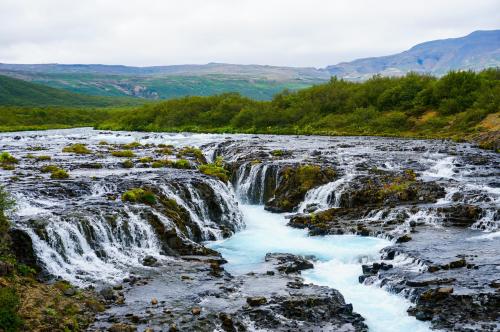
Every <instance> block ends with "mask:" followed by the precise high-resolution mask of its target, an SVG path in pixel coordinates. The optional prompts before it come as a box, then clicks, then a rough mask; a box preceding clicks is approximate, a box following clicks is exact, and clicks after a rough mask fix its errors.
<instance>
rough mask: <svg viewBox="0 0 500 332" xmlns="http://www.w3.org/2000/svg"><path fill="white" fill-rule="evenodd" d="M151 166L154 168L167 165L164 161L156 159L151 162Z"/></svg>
mask: <svg viewBox="0 0 500 332" xmlns="http://www.w3.org/2000/svg"><path fill="white" fill-rule="evenodd" d="M151 167H153V168H162V167H165V163H164V162H162V161H154V162H153V163H152V164H151Z"/></svg>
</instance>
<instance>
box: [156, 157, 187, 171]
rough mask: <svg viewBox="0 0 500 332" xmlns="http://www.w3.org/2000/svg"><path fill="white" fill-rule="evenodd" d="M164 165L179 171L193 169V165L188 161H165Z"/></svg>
mask: <svg viewBox="0 0 500 332" xmlns="http://www.w3.org/2000/svg"><path fill="white" fill-rule="evenodd" d="M163 163H164V165H165V166H167V167H173V168H178V169H191V163H190V162H189V160H186V159H177V160H165V161H164V162H163Z"/></svg>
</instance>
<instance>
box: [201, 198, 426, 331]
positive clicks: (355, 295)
mask: <svg viewBox="0 0 500 332" xmlns="http://www.w3.org/2000/svg"><path fill="white" fill-rule="evenodd" d="M240 208H241V210H242V212H243V215H244V220H245V223H246V226H247V227H246V229H244V230H243V231H241V232H238V233H236V234H235V235H234V236H232V237H231V238H229V239H226V240H223V241H217V242H212V243H210V244H209V246H210V247H211V248H213V249H216V250H218V251H219V252H221V253H222V255H223V256H224V258H225V259H226V260H227V261H228V264H226V265H225V268H226V270H227V271H228V272H230V273H233V274H243V273H247V272H250V271H258V270H259V266H260V264H261V263H262V262H263V261H264V256H265V254H266V253H269V252H280V253H292V254H298V255H314V256H315V257H316V258H317V259H318V262H315V264H314V266H315V267H314V269H311V270H306V271H303V272H302V275H303V277H304V278H305V280H306V282H310V283H314V284H317V285H324V286H329V287H332V288H335V289H338V290H339V291H340V292H341V293H342V294H343V295H344V297H345V299H346V302H348V303H352V304H353V307H354V310H355V311H357V312H358V313H360V314H361V315H363V317H365V318H366V323H367V325H368V326H369V328H370V331H375V332H407V331H412V332H423V331H430V329H429V326H428V325H427V324H426V323H423V322H420V321H417V320H416V319H414V318H413V317H409V316H408V315H407V313H406V310H407V309H408V307H409V306H410V302H409V301H407V300H406V299H404V298H403V297H401V296H399V295H395V294H391V293H389V292H387V291H385V290H383V289H382V288H379V287H377V286H366V285H362V284H360V283H359V282H358V276H359V275H361V264H362V263H363V262H366V261H370V260H376V259H377V258H378V257H379V251H380V249H382V248H384V247H386V246H388V245H389V244H390V242H389V241H387V240H384V239H378V238H372V237H360V236H355V235H330V236H323V237H320V236H317V237H310V236H308V235H307V231H305V230H300V229H294V228H291V227H288V226H286V223H287V220H286V219H285V218H284V215H282V214H276V213H270V212H267V211H265V210H264V208H263V207H262V206H259V205H240Z"/></svg>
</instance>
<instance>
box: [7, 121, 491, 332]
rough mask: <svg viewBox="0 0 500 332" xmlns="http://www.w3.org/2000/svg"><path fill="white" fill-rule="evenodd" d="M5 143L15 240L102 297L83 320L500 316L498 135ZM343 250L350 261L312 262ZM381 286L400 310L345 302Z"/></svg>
mask: <svg viewBox="0 0 500 332" xmlns="http://www.w3.org/2000/svg"><path fill="white" fill-rule="evenodd" d="M0 151H4V152H8V153H9V154H10V155H11V156H12V157H13V158H15V160H16V161H14V160H11V162H4V163H3V164H2V168H3V169H1V170H0V179H1V181H2V184H3V185H4V186H5V187H6V189H7V190H8V191H9V192H10V193H11V194H12V195H13V196H14V197H15V199H16V201H17V209H16V210H15V211H14V212H13V213H11V215H10V216H9V217H10V219H11V220H12V221H13V223H14V228H13V230H12V231H11V236H12V239H13V240H14V241H13V251H14V252H15V253H16V256H17V257H18V260H19V261H21V262H24V263H26V264H28V265H30V266H32V267H34V268H36V269H37V271H39V276H40V278H43V279H44V280H46V282H52V281H53V280H56V279H57V278H62V279H64V280H67V281H69V282H71V283H72V284H74V285H75V286H78V287H81V288H86V289H89V290H93V291H94V292H95V293H96V294H98V296H99V297H100V298H101V300H102V301H103V303H104V304H105V306H106V310H105V311H104V312H103V313H101V314H99V315H97V316H96V318H95V322H94V323H92V324H91V325H89V326H88V327H87V328H88V329H89V330H110V331H135V330H140V331H144V330H149V331H151V330H154V331H162V330H165V331H169V330H170V331H214V330H225V331H246V330H278V331H288V330H303V331H311V330H312V331H331V330H338V331H368V330H374V331H377V330H379V331H381V330H380V328H379V326H380V324H377V322H376V321H374V320H380V322H378V323H381V322H382V321H383V320H384V319H387V317H391V319H392V317H401V320H402V321H404V324H415V326H414V327H412V328H413V329H414V330H415V331H417V330H422V331H423V330H426V329H432V328H436V329H441V330H450V331H475V330H478V331H479V330H481V331H482V330H484V331H497V330H499V329H500V318H499V314H498V309H497V308H498V307H499V304H500V291H499V285H500V278H499V275H500V259H499V258H498V257H499V256H498V254H499V252H500V231H499V226H500V213H499V200H500V189H499V188H500V182H499V181H498V179H499V177H498V175H499V162H500V158H499V157H498V155H497V154H495V153H494V152H488V151H484V150H479V149H477V148H474V147H472V146H470V145H468V144H455V143H451V142H447V141H424V140H402V139H384V138H368V137H366V138H359V137H335V138H331V137H313V136H310V137H309V136H294V137H292V136H265V135H257V136H251V135H200V134H196V135H195V134H157V133H132V132H101V131H95V130H92V129H87V128H82V129H71V130H57V131H46V132H24V133H10V134H2V135H0ZM216 160H218V161H217V162H215V161H216ZM221 163H222V164H223V167H224V168H225V170H224V169H222V165H221ZM203 165H205V166H203ZM63 172H64V173H63ZM226 179H229V181H226ZM252 204H253V205H256V206H257V207H256V208H257V209H259V210H255V209H254V208H252V207H251V205H252ZM259 206H260V207H259ZM264 209H265V210H267V211H269V212H264ZM260 211H262V212H260ZM263 213H265V214H263ZM252 217H254V218H253V219H252ZM266 218H267V219H266ZM256 219H261V221H260V222H261V223H260V224H259V220H256ZM264 219H265V222H266V223H274V222H276V223H282V224H280V225H281V226H280V228H266V227H265V224H262V222H263V220H264ZM275 220H277V221H275ZM279 220H283V222H281V221H279ZM242 230H245V231H243V232H242ZM273 231H276V232H281V233H286V232H291V233H290V234H291V235H290V236H287V237H282V238H281V239H282V241H281V242H279V241H275V242H273V236H272V234H269V232H273ZM244 232H246V233H244ZM296 232H298V233H296ZM235 234H236V235H235ZM239 234H241V235H239ZM307 234H308V235H307ZM277 238H279V237H277ZM308 238H309V239H310V240H307V239H308ZM315 238H317V240H315ZM363 238H366V239H373V241H375V242H373V241H372V240H370V241H371V242H363V241H364V240H363ZM374 238H376V239H374ZM248 239H250V240H248ZM252 239H254V242H256V241H257V242H256V243H251V242H252ZM245 241H247V242H245ZM258 241H260V242H258ZM294 241H297V243H298V244H297V245H295V246H291V245H290V243H289V242H294ZM299 241H302V242H299ZM343 241H344V242H343ZM287 242H288V243H287ZM335 243H338V244H340V243H342V245H343V246H344V247H345V248H346V249H345V252H344V251H342V245H339V246H338V247H331V248H330V247H329V246H334V245H335ZM325 246H326V247H325ZM350 246H352V247H350ZM349 248H351V249H349ZM368 248H369V249H368ZM339 250H340V251H339ZM333 251H336V252H337V254H338V253H340V252H342V255H340V256H336V255H333V254H331V252H333ZM243 252H245V254H246V255H247V254H248V253H251V255H250V256H248V255H247V256H245V255H242V253H243ZM308 254H311V255H308ZM241 259H243V262H242V261H241ZM346 264H347V265H346ZM347 266H348V267H349V268H350V269H353V270H352V271H354V274H355V276H351V275H350V274H345V276H344V277H345V278H344V279H343V281H342V282H341V281H339V280H333V279H332V280H330V279H328V280H326V279H324V278H323V277H324V275H323V274H322V273H326V272H325V271H329V272H328V273H337V274H343V273H345V271H344V270H342V269H343V268H346V267H347ZM326 267H328V269H326ZM322 278H323V279H322ZM347 280H350V281H354V282H355V284H356V285H350V286H349V287H347V286H346V284H345V281H347ZM380 287H381V288H383V289H384V290H383V291H382V292H383V293H384V294H396V295H390V297H389V298H386V297H385V296H386V295H380V296H382V297H381V298H380V299H379V301H393V299H395V301H401V302H397V303H400V304H398V306H399V307H400V308H399V309H401V306H403V309H404V312H403V313H400V312H394V310H395V309H394V308H395V307H396V306H394V307H391V306H389V307H388V308H387V314H386V316H380V315H379V316H374V315H373V314H372V312H371V311H370V310H372V311H376V310H377V308H376V307H370V306H372V304H370V303H368V304H366V303H365V304H363V303H361V302H359V303H358V302H357V301H358V300H359V294H362V293H363V292H366V294H370V296H371V295H372V294H373V296H379V295H378V294H381V293H378V292H373V293H372V290H373V289H380ZM343 290H344V291H345V292H346V293H345V294H343V293H342V291H343ZM351 290H354V291H353V292H354V293H351ZM353 294H354V295H353ZM69 296H71V295H69ZM349 299H350V300H351V301H349ZM375 300H376V299H375ZM374 303H376V301H374ZM358 310H360V311H358ZM391 310H392V311H393V312H391ZM398 315H399V316H398ZM418 322H424V323H418ZM404 324H403V323H402V324H401V325H398V324H397V322H395V323H393V326H391V327H390V328H389V327H387V329H386V331H389V330H391V331H403V330H405V328H408V326H410V325H404ZM382 325H383V324H382ZM386 326H387V325H386Z"/></svg>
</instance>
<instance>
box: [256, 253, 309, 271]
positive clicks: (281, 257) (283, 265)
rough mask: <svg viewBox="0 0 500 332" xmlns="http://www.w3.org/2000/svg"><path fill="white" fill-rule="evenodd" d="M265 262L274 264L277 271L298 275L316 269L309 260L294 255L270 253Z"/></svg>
mask: <svg viewBox="0 0 500 332" xmlns="http://www.w3.org/2000/svg"><path fill="white" fill-rule="evenodd" d="M265 261H266V262H273V263H274V265H276V269H277V270H278V271H280V272H284V273H298V272H300V271H302V270H307V269H312V268H313V267H314V265H313V264H312V263H311V262H310V261H308V260H307V259H305V258H303V257H301V256H296V255H292V254H280V253H268V254H266V257H265Z"/></svg>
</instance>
